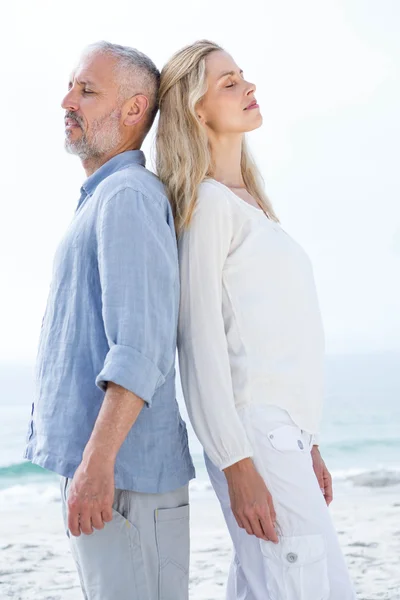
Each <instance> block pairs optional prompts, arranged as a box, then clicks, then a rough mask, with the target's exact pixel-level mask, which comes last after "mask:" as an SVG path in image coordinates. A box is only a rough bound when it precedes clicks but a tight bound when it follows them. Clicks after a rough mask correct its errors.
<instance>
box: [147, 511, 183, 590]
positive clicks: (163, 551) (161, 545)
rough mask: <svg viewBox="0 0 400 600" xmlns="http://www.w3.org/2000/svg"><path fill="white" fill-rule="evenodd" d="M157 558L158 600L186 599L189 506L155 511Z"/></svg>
mask: <svg viewBox="0 0 400 600" xmlns="http://www.w3.org/2000/svg"><path fill="white" fill-rule="evenodd" d="M155 521H156V538H157V550H158V558H159V598H158V600H187V599H188V597H189V553H190V541H189V505H185V506H179V507H177V508H166V509H157V510H156V511H155Z"/></svg>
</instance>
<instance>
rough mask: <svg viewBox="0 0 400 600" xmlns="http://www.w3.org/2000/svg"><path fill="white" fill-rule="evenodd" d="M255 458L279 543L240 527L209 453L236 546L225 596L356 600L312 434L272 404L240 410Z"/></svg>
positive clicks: (208, 463) (235, 599)
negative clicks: (321, 484) (318, 471)
mask: <svg viewBox="0 0 400 600" xmlns="http://www.w3.org/2000/svg"><path fill="white" fill-rule="evenodd" d="M239 414H240V417H241V419H242V422H243V424H244V427H245V429H246V432H247V435H248V437H249V439H250V441H251V443H252V445H253V449H254V457H253V460H254V463H255V465H256V468H257V470H258V472H259V473H260V474H261V476H262V477H263V479H264V481H265V483H266V485H267V487H268V489H269V491H270V492H271V495H272V499H273V502H274V507H275V510H276V516H277V532H278V537H279V544H273V543H272V542H265V541H263V540H260V539H258V538H256V537H255V536H254V535H249V534H248V533H247V532H246V531H245V530H244V529H241V528H240V527H239V526H238V524H237V522H236V519H235V517H234V515H233V513H232V510H231V508H230V500H229V492H228V485H227V482H226V478H225V475H224V473H223V472H221V471H220V470H219V469H217V468H216V467H215V466H214V465H213V464H212V463H211V461H210V460H209V459H208V457H207V456H206V466H207V469H208V473H209V476H210V479H211V483H212V485H213V487H214V490H215V492H216V494H217V496H218V499H219V501H220V503H221V507H222V511H223V513H224V517H225V520H226V523H227V525H228V529H229V533H230V535H231V538H232V541H233V546H234V551H235V552H234V558H233V562H232V565H231V569H230V573H229V578H228V586H227V596H226V598H227V600H355V598H356V595H355V592H354V589H353V586H352V584H351V581H350V578H349V574H348V571H347V567H346V564H345V561H344V557H343V554H342V552H341V549H340V546H339V542H338V538H337V535H336V532H335V529H334V526H333V523H332V520H331V517H330V514H329V510H328V507H327V506H326V503H325V499H324V497H323V494H322V493H321V490H320V487H319V484H318V481H317V478H316V476H315V473H314V470H313V465H312V459H311V454H310V450H311V443H312V439H311V436H310V435H309V434H307V433H305V432H303V431H302V430H301V429H299V427H297V426H296V425H295V424H294V423H293V421H292V419H291V418H290V416H289V414H288V413H287V412H286V411H284V410H282V409H280V408H278V407H275V406H264V405H253V406H249V407H245V408H243V409H241V410H240V411H239Z"/></svg>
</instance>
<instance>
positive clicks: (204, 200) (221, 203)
mask: <svg viewBox="0 0 400 600" xmlns="http://www.w3.org/2000/svg"><path fill="white" fill-rule="evenodd" d="M196 204H197V207H198V209H200V210H201V209H202V208H207V209H211V210H212V211H218V212H220V211H227V212H230V210H231V206H230V202H229V196H228V195H227V194H226V190H224V186H222V185H221V184H220V183H218V181H215V179H205V180H204V181H202V182H201V184H200V185H199V187H198V190H197V202H196Z"/></svg>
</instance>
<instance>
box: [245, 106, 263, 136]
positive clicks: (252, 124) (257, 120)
mask: <svg viewBox="0 0 400 600" xmlns="http://www.w3.org/2000/svg"><path fill="white" fill-rule="evenodd" d="M262 124H263V118H262V114H261V113H260V112H259V111H258V114H256V115H254V117H253V119H251V120H250V119H249V121H248V122H247V123H246V130H245V132H246V133H247V132H249V131H254V130H255V129H258V128H259V127H261V125H262Z"/></svg>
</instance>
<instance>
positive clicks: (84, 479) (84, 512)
mask: <svg viewBox="0 0 400 600" xmlns="http://www.w3.org/2000/svg"><path fill="white" fill-rule="evenodd" d="M113 502H114V461H109V462H105V461H100V460H96V458H95V457H91V459H90V461H85V458H84V459H83V461H82V463H81V464H80V466H79V467H78V469H77V470H76V472H75V475H74V478H73V480H72V483H71V487H70V490H69V494H68V503H67V505H68V529H69V530H70V532H71V534H72V535H74V536H77V537H78V536H80V534H81V532H82V533H85V534H87V535H89V534H91V533H93V527H94V528H95V529H103V527H104V523H107V522H109V521H111V520H112V505H113Z"/></svg>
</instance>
